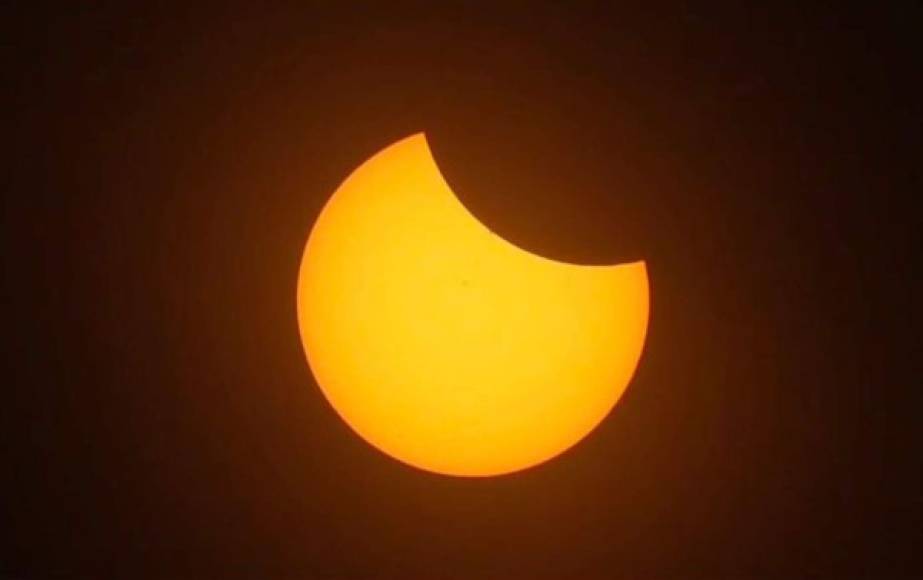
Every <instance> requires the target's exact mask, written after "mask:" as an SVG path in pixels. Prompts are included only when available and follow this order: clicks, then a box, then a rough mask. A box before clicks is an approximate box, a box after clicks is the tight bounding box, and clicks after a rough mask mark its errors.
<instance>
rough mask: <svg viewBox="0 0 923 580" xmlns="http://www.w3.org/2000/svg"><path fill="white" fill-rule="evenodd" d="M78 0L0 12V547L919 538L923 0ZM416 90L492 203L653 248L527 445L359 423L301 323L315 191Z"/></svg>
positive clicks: (81, 557)
mask: <svg viewBox="0 0 923 580" xmlns="http://www.w3.org/2000/svg"><path fill="white" fill-rule="evenodd" d="M62 4H70V5H68V6H64V7H52V6H50V5H48V6H45V7H42V6H40V5H37V4H35V3H25V2H22V3H12V4H11V3H5V4H4V6H3V8H2V13H0V22H2V25H0V26H2V27H3V31H2V32H0V58H2V61H0V67H2V69H0V70H2V71H3V73H2V74H3V82H2V95H3V97H2V98H3V100H4V101H5V102H6V104H5V105H4V106H3V107H2V113H0V115H2V116H3V117H4V120H3V121H2V124H0V126H2V128H3V135H4V142H5V144H6V153H5V155H4V156H3V160H4V163H3V171H2V182H0V187H2V199H0V235H2V246H0V258H2V262H0V264H2V270H0V272H2V276H0V305H2V308H3V310H4V315H3V321H4V328H5V332H4V333H3V339H2V341H0V345H2V356H0V363H2V365H3V366H2V368H0V385H2V387H0V388H2V391H0V392H2V399H0V482H2V489H0V491H2V495H0V528H2V530H3V532H5V536H6V538H5V539H4V540H3V541H2V542H0V576H2V574H8V575H10V576H11V577H15V578H45V577H50V576H55V577H58V575H62V574H63V575H67V576H73V577H94V578H103V577H122V578H124V577H139V576H151V577H177V576H190V575H191V576H196V577H222V578H235V577H242V578H243V577H246V578H275V577H278V578H282V577H287V578H299V577H301V578H312V577H320V576H323V577H344V576H358V577H374V578H390V577H393V578H415V577H440V578H453V577H458V578H488V577H498V578H531V577H546V576H548V577H559V578H570V577H578V576H582V577H589V578H594V577H596V578H619V577H626V578H642V577H643V578H658V577H668V576H669V577H708V578H720V577H731V576H733V577H741V576H744V577H780V576H784V577H789V578H792V577H808V576H810V577H841V578H842V577H850V576H865V577H870V576H876V575H881V574H886V575H888V576H889V577H895V576H899V575H902V574H903V575H907V576H911V575H914V574H921V573H923V561H921V556H920V553H921V548H923V542H921V530H923V493H921V490H923V463H921V457H923V453H921V448H920V442H921V441H923V433H921V428H920V423H921V422H920V413H921V405H923V395H921V392H920V386H921V382H923V381H921V376H923V372H921V371H923V369H921V364H920V360H921V357H923V353H921V352H920V344H921V341H920V316H919V314H918V311H917V308H916V307H917V299H918V297H919V296H920V295H921V287H920V286H921V285H920V281H921V274H920V271H919V267H918V265H917V264H916V263H915V258H916V257H917V256H916V254H918V253H919V250H920V246H921V239H920V231H921V223H920V222H921V220H920V215H919V213H918V211H917V210H915V209H914V207H913V201H914V200H913V199H912V198H914V197H917V196H919V194H920V192H921V191H923V188H921V186H923V179H921V169H920V161H921V152H923V147H921V135H923V115H921V107H920V94H919V92H918V91H916V90H915V88H914V85H915V84H916V83H915V81H919V80H920V79H919V72H920V66H919V61H918V60H915V59H914V58H913V56H912V55H913V51H914V49H915V48H918V47H915V46H914V43H915V42H916V39H915V38H914V36H919V30H918V29H919V23H920V22H923V11H921V10H920V9H919V8H911V7H910V6H911V5H912V3H909V2H908V3H903V4H902V3H892V6H891V7H890V8H887V9H882V8H878V9H873V8H868V9H866V10H864V11H848V12H846V11H844V10H845V8H844V7H842V6H838V7H836V8H835V9H834V8H826V9H820V8H812V7H810V6H800V7H797V8H792V9H778V8H772V9H769V8H764V9H754V8H735V9H733V10H731V11H725V10H718V9H705V8H698V7H695V6H693V5H691V4H690V5H688V6H685V7H684V6H682V5H677V6H674V7H670V8H667V7H660V8H654V7H645V8H643V9H639V8H632V9H624V10H622V9H617V8H613V7H603V5H602V3H599V4H598V5H596V6H595V7H593V8H586V9H581V10H579V11H578V10H575V9H572V8H562V7H554V4H548V5H543V4H541V3H538V2H528V3H526V2H524V3H521V4H510V5H507V6H505V7H504V8H502V9H500V8H490V9H485V8H475V7H469V8H467V9H459V10H449V9H440V10H439V11H438V13H436V12H434V9H433V8H432V7H428V8H420V9H418V10H412V11H404V12H398V11H394V9H392V10H388V11H384V10H381V9H378V10H374V11H372V10H368V9H366V8H363V7H361V6H359V5H355V6H344V7H341V8H340V9H339V11H338V12H331V11H330V10H318V9H314V8H311V7H309V6H306V5H301V6H299V7H298V8H292V9H280V8H267V7H265V6H262V5H261V3H251V4H252V6H248V7H239V6H232V5H231V4H226V6H225V7H224V8H222V9H220V10H219V11H216V12H215V11H210V10H208V9H198V8H195V7H193V6H191V5H192V4H195V3H192V2H184V3H177V4H176V5H175V6H173V7H169V6H165V5H161V7H160V8H158V9H149V8H144V9H141V8H138V7H136V6H135V5H134V4H133V3H125V2H123V3H116V2H112V3H95V2H94V3H88V2H84V3H76V2H75V3H62ZM382 4H386V3H382ZM484 4H485V5H486V4H488V3H484ZM560 4H563V3H560ZM808 4H809V3H808ZM81 5H82V6H81ZM420 130H424V131H426V132H427V134H428V137H429V139H430V142H431V143H432V145H433V149H434V152H435V155H436V158H437V161H438V163H439V164H440V166H441V167H442V169H443V170H444V172H445V175H446V177H447V179H448V180H449V182H450V183H451V184H452V185H453V188H454V189H455V190H456V192H457V193H458V195H459V197H460V198H461V199H462V200H463V201H464V202H465V204H466V205H468V207H469V208H470V209H471V210H472V211H474V213H475V214H476V215H477V216H478V217H479V218H480V219H481V220H482V221H483V222H485V223H486V224H487V225H488V226H489V227H491V228H492V229H494V230H495V231H496V232H498V233H499V234H500V235H502V236H504V237H506V238H508V239H510V240H511V241H514V242H516V243H518V244H521V245H523V246H524V247H526V248H528V249H530V250H531V251H533V252H537V253H540V254H543V255H546V256H549V257H553V258H558V259H565V260H570V261H575V262H582V263H607V262H612V261H624V260H633V259H638V258H644V259H645V260H647V262H648V267H649V271H650V276H651V285H652V320H651V326H650V330H649V337H648V342H647V345H646V349H645V353H644V356H643V358H642V361H641V363H640V366H639V369H638V372H637V374H636V376H635V379H634V381H633V382H632V384H631V386H630V387H629V390H628V391H627V393H626V394H625V396H624V397H623V399H622V400H621V402H620V403H619V404H618V405H617V407H616V408H615V410H614V411H613V413H612V414H611V415H610V417H609V418H608V419H607V420H606V421H605V422H604V423H603V424H602V425H601V426H600V427H599V428H598V429H597V430H596V431H595V432H594V433H592V434H591V435H590V436H589V437H588V438H587V439H586V440H584V441H583V442H582V443H580V444H579V445H578V446H576V447H575V448H573V449H572V450H570V451H568V452H567V453H566V454H564V455H563V456H561V457H559V458H558V459H556V460H554V461H552V462H550V463H547V464H545V465H541V466H539V467H536V468H533V469H530V470H527V471H525V472H521V473H518V474H514V475H511V476H506V477H501V478H496V479H487V480H467V479H455V478H447V477H442V476H436V475H431V474H427V473H424V472H420V471H417V470H414V469H411V468H408V467H406V466H404V465H402V464H400V463H398V462H396V461H393V460H391V459H389V458H388V457H386V456H384V455H382V454H380V453H379V452H377V451H375V450H373V449H372V448H371V447H369V446H368V445H367V444H365V443H364V442H363V441H361V440H360V439H359V438H357V437H356V436H354V435H353V434H352V433H351V432H350V431H349V429H348V428H347V427H346V426H345V425H344V424H343V423H342V422H341V421H340V420H339V419H338V418H337V417H336V415H335V414H334V412H333V411H332V410H331V409H330V407H329V406H328V405H327V403H326V402H325V401H324V399H323V397H322V396H321V395H320V393H319V391H318V390H317V387H316V385H315V383H314V381H313V379H312V377H311V375H310V373H309V370H308V367H307V365H306V363H305V360H304V355H303V353H302V350H301V345H300V342H299V338H298V331H297V323H296V318H295V304H294V295H295V282H296V276H297V270H298V265H299V260H300V257H301V252H302V249H303V245H304V243H305V241H306V237H307V234H308V231H309V229H310V226H311V224H312V223H313V221H314V219H315V217H316V215H317V213H318V211H319V210H320V208H321V207H322V205H323V203H324V202H325V200H326V199H327V197H328V196H329V195H330V194H331V193H332V192H333V190H334V189H335V188H336V186H337V185H338V184H339V182H340V181H341V180H342V179H343V178H344V177H345V176H346V175H348V173H349V172H350V171H351V170H352V169H353V168H355V167H356V166H357V165H358V164H360V163H361V162H362V161H363V160H365V159H366V158H368V157H369V156H370V155H371V154H372V153H374V152H375V151H377V150H379V149H381V148H382V147H383V146H385V145H387V144H390V143H392V142H393V141H395V140H397V139H399V138H401V137H403V136H406V135H409V134H410V133H413V132H416V131H420Z"/></svg>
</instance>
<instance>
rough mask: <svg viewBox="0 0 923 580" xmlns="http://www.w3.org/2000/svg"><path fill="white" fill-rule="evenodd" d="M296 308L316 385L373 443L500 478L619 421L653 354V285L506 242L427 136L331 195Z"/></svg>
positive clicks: (641, 269)
mask: <svg viewBox="0 0 923 580" xmlns="http://www.w3.org/2000/svg"><path fill="white" fill-rule="evenodd" d="M297 309H298V325H299V329H300V332H301V340H302V344H303V346H304V349H305V353H306V354H307V359H308V363H309V365H310V368H311V370H312V372H313V374H314V377H315V378H316V380H317V383H318V385H319V386H320V388H321V390H322V391H323V394H324V396H325V397H326V398H327V400H328V401H329V402H330V404H331V405H332V406H333V408H334V409H335V410H336V412H337V413H338V414H339V415H340V416H341V417H342V418H343V420H344V421H345V422H346V423H347V424H348V425H349V426H350V427H351V428H352V429H353V430H355V432H356V433H358V434H359V436H361V437H362V438H363V439H365V440H366V441H367V442H369V443H370V444H372V445H373V446H375V447H377V448H378V449H380V450H381V451H383V452H384V453H386V454H388V455H390V456H392V457H394V458H396V459H398V460H400V461H403V462H404V463H407V464H409V465H412V466H415V467H418V468H421V469H424V470H428V471H433V472H437V473H442V474H447V475H456V476H491V475H499V474H503V473H509V472H513V471H518V470H521V469H525V468H527V467H530V466H533V465H536V464H539V463H541V462H543V461H546V460H548V459H550V458H552V457H554V456H556V455H558V454H560V453H561V452H563V451H565V450H566V449H568V448H569V447H571V446H572V445H574V444H575V443H577V442H578V441H580V440H581V439H582V438H584V437H585V436H586V435H587V434H588V433H590V431H592V430H593V428H594V427H596V426H597V425H598V424H599V423H600V421H602V420H603V419H604V418H605V417H606V415H607V414H608V413H609V412H610V410H611V409H612V408H613V406H614V405H615V403H616V402H617V401H618V399H619V397H620V396H621V395H622V393H623V392H624V390H625V388H626V387H627V386H628V383H629V381H630V380H631V377H632V375H633V373H634V371H635V367H636V366H637V363H638V360H639V358H640V355H641V351H642V349H643V346H644V338H645V333H646V331H647V323H648V311H649V290H648V276H647V269H646V266H645V263H644V262H634V263H628V264H619V265H611V266H583V265H576V264H568V263H564V262H558V261H554V260H549V259H547V258H543V257H541V256H537V255H535V254H532V253H530V252H527V251H525V250H523V249H521V248H519V247H516V246H514V245H512V244H511V243H509V242H507V241H506V240H504V239H502V238H500V237H499V236H497V235H496V234H494V233H493V232H491V231H490V230H489V229H487V228H486V227H485V226H484V225H483V224H481V223H480V221H478V220H477V218H475V217H474V216H473V215H471V213H469V212H468V210H467V209H466V208H465V207H464V206H463V205H462V204H461V202H460V201H459V200H458V199H457V198H456V196H455V194H454V193H453V192H452V190H451V189H450V188H449V186H448V185H447V184H446V182H445V180H444V179H443V177H442V175H441V173H440V172H439V169H438V167H437V166H436V164H435V161H434V160H433V157H432V154H431V152H430V150H429V147H428V145H427V142H426V138H425V136H424V135H423V134H422V133H419V134H416V135H412V136H410V137H408V138H406V139H403V140H401V141H399V142H397V143H394V144H393V145H391V146H389V147H387V148H385V149H384V150H382V151H380V152H379V153H377V154H376V155H374V156H373V157H372V158H370V159H369V160H367V161H366V162H365V163H363V164H362V165H361V166H360V167H359V168H358V169H356V170H355V171H354V172H353V173H352V175H350V176H349V177H348V178H347V179H346V181H345V182H343V184H342V185H341V186H340V187H339V189H337V191H336V192H335V193H334V194H333V196H332V197H331V198H330V200H329V201H328V203H327V205H326V206H325V207H324V209H323V210H322V212H321V214H320V216H319V217H318V219H317V221H316V223H315V224H314V227H313V229H312V230H311V233H310V236H309V238H308V242H307V246H306V248H305V251H304V255H303V258H302V262H301V268H300V272H299V276H298V288H297Z"/></svg>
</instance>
